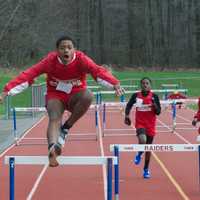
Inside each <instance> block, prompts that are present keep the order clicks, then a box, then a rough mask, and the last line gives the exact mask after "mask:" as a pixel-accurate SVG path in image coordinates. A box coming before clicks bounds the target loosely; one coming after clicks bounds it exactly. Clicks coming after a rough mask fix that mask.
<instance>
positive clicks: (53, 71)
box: [3, 51, 119, 95]
mask: <svg viewBox="0 0 200 200" xmlns="http://www.w3.org/2000/svg"><path fill="white" fill-rule="evenodd" d="M41 74H46V76H47V78H46V83H47V94H48V93H51V92H61V93H67V94H71V93H75V92H78V91H80V90H83V89H85V88H86V87H87V82H86V77H87V74H91V76H92V77H93V78H94V79H95V80H96V81H97V82H98V83H100V84H102V85H105V86H107V87H111V88H113V86H114V85H116V84H118V83H119V81H118V80H117V79H116V78H115V77H114V76H113V75H112V74H111V73H110V72H108V71H107V70H106V69H105V68H103V67H101V66H99V65H97V64H96V63H95V62H94V61H93V60H92V59H90V58H89V57H88V56H86V55H85V54H84V53H83V52H81V51H76V52H75V54H74V58H73V59H72V61H71V62H70V63H69V64H67V65H65V64H63V63H62V62H61V60H60V58H59V57H58V53H57V52H50V53H49V54H48V55H47V56H46V57H45V58H44V59H42V60H41V61H40V62H38V63H37V64H35V65H33V66H32V67H30V68H28V69H27V70H25V71H23V72H22V73H20V74H19V75H18V76H17V77H16V78H14V79H13V80H11V81H10V82H8V83H7V84H6V85H5V87H4V90H3V91H4V92H5V93H7V94H8V95H15V94H18V93H20V92H22V91H23V90H24V89H26V88H27V87H29V86H30V85H31V84H32V83H33V82H34V79H35V78H36V77H38V76H40V75H41Z"/></svg>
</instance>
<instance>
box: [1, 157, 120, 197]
mask: <svg viewBox="0 0 200 200" xmlns="http://www.w3.org/2000/svg"><path fill="white" fill-rule="evenodd" d="M57 160H58V162H59V164H60V165H106V166H107V195H106V197H107V198H106V200H112V171H113V170H112V168H113V166H116V165H118V163H117V162H118V158H117V157H115V156H104V157H101V156H59V157H58V158H57ZM4 163H5V164H8V165H9V179H10V183H9V193H10V200H15V165H48V164H49V160H48V157H47V156H5V159H4Z"/></svg>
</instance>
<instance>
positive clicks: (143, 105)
mask: <svg viewBox="0 0 200 200" xmlns="http://www.w3.org/2000/svg"><path fill="white" fill-rule="evenodd" d="M140 85H141V91H140V92H137V93H134V94H133V95H132V96H131V98H130V100H129V101H128V103H127V105H126V108H125V119H124V122H125V124H127V125H129V126H130V125H131V119H130V117H129V113H130V111H131V109H132V107H133V105H134V104H136V112H135V128H136V134H137V137H138V142H139V144H152V143H153V139H154V136H155V134H156V132H155V127H156V115H159V114H160V112H161V106H160V100H159V97H158V96H157V95H156V94H154V93H153V92H151V79H150V78H148V77H144V78H142V79H141V81H140ZM142 154H143V151H139V152H138V153H137V154H136V156H135V159H134V163H135V164H136V165H139V164H140V162H141V158H142ZM150 157H151V152H145V162H144V168H143V177H144V178H147V179H148V178H150V176H151V175H150V171H149V163H150Z"/></svg>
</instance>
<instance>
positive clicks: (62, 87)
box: [56, 81, 73, 94]
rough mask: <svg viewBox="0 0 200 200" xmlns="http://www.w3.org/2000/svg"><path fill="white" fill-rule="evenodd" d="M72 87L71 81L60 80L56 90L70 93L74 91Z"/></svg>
mask: <svg viewBox="0 0 200 200" xmlns="http://www.w3.org/2000/svg"><path fill="white" fill-rule="evenodd" d="M72 87H73V86H72V84H71V83H64V82H61V81H59V82H58V85H57V87H56V90H59V91H62V92H65V93H67V94H69V93H70V92H71V91H72Z"/></svg>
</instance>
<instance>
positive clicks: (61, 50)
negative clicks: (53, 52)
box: [57, 40, 75, 64]
mask: <svg viewBox="0 0 200 200" xmlns="http://www.w3.org/2000/svg"><path fill="white" fill-rule="evenodd" d="M57 51H58V54H59V57H60V59H61V60H62V62H63V63H64V64H68V63H70V62H71V60H72V59H73V56H74V52H75V48H74V45H73V43H72V41H71V40H62V41H61V42H60V44H59V46H58V48H57Z"/></svg>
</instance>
